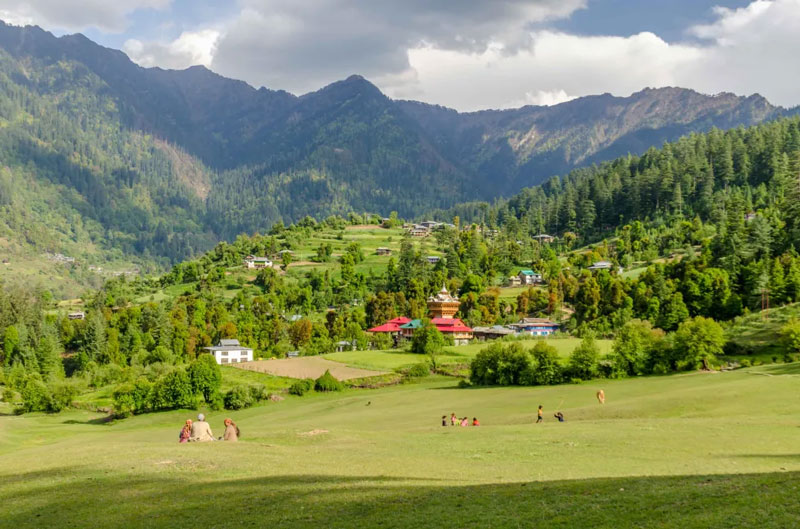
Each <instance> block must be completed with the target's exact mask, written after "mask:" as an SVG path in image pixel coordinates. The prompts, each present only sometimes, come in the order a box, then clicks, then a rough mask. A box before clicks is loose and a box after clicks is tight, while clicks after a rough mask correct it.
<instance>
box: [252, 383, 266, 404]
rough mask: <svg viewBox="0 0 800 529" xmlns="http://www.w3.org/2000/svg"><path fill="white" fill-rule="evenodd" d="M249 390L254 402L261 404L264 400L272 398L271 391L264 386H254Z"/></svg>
mask: <svg viewBox="0 0 800 529" xmlns="http://www.w3.org/2000/svg"><path fill="white" fill-rule="evenodd" d="M249 390H250V398H251V399H252V400H253V402H261V401H264V400H269V397H270V394H269V391H268V390H267V388H266V386H264V385H263V384H254V385H252V386H250V387H249Z"/></svg>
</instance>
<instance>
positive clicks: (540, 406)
mask: <svg viewBox="0 0 800 529" xmlns="http://www.w3.org/2000/svg"><path fill="white" fill-rule="evenodd" d="M543 420H544V407H543V406H542V405H541V404H539V415H538V417H536V424H539V423H540V422H542V421H543Z"/></svg>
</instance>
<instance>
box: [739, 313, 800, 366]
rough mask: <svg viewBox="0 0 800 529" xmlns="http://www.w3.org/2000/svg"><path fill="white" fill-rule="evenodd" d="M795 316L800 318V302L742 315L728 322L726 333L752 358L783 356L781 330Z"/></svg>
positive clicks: (764, 358)
mask: <svg viewBox="0 0 800 529" xmlns="http://www.w3.org/2000/svg"><path fill="white" fill-rule="evenodd" d="M794 318H800V303H794V304H792V305H785V306H783V307H779V308H777V309H771V310H770V311H769V312H761V313H753V314H748V315H746V316H740V317H738V318H736V319H735V320H733V321H732V322H730V323H729V324H727V326H726V335H727V337H728V339H729V340H731V341H732V342H734V343H736V344H738V345H739V346H741V347H742V348H744V350H745V351H748V352H749V353H750V354H749V356H750V357H751V358H758V359H762V360H766V359H770V358H771V357H772V356H776V355H777V356H779V357H782V356H783V354H784V353H785V352H786V349H785V348H784V347H783V345H782V344H781V343H780V342H781V336H780V331H781V328H782V327H783V326H784V325H786V323H787V322H788V321H789V320H791V319H794Z"/></svg>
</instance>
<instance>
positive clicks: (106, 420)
mask: <svg viewBox="0 0 800 529" xmlns="http://www.w3.org/2000/svg"><path fill="white" fill-rule="evenodd" d="M112 422H114V416H113V415H103V416H102V417H95V418H94V419H89V420H86V421H78V420H75V419H69V420H66V421H64V424H111V423H112Z"/></svg>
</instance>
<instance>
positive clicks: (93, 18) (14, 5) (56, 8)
mask: <svg viewBox="0 0 800 529" xmlns="http://www.w3.org/2000/svg"><path fill="white" fill-rule="evenodd" d="M171 2H172V0H3V2H2V4H3V5H2V7H0V20H5V21H6V22H9V23H11V24H15V25H25V24H37V25H40V26H43V27H45V28H47V29H63V30H67V31H82V30H85V29H87V28H97V29H99V30H102V31H106V32H109V33H119V32H122V31H124V29H125V27H126V26H127V15H129V14H130V13H132V12H133V11H136V10H137V9H145V8H152V9H165V8H167V7H168V6H169V5H170V3H171Z"/></svg>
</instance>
